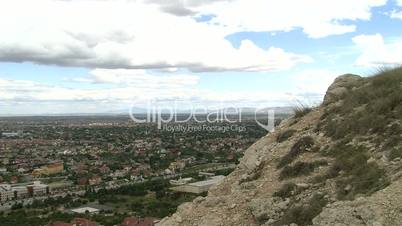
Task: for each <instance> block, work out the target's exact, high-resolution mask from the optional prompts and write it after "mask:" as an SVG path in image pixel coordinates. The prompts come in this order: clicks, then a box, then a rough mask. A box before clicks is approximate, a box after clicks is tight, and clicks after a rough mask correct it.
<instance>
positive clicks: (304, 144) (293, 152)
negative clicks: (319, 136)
mask: <svg viewBox="0 0 402 226" xmlns="http://www.w3.org/2000/svg"><path fill="white" fill-rule="evenodd" d="M313 145H314V139H313V138H312V137H311V136H305V137H302V138H300V140H298V141H297V142H296V143H295V144H294V145H293V146H292V148H291V149H290V151H289V152H288V153H287V154H286V155H284V156H283V157H282V158H281V159H280V161H279V164H278V168H282V167H284V166H286V165H288V164H289V163H291V162H293V160H295V159H296V158H297V156H299V155H300V154H301V153H303V152H305V151H307V150H308V149H309V148H311V147H312V146H313Z"/></svg>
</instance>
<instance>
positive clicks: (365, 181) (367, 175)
mask: <svg viewBox="0 0 402 226" xmlns="http://www.w3.org/2000/svg"><path fill="white" fill-rule="evenodd" d="M328 154H329V155H330V156H333V157H334V158H335V163H334V165H333V166H332V168H331V170H330V172H331V174H328V175H327V178H330V177H331V176H332V177H336V176H338V177H337V195H338V198H339V199H349V200H351V199H353V198H354V197H355V196H356V195H357V194H371V193H373V192H375V191H378V190H380V189H382V188H384V187H386V186H388V184H389V182H388V179H387V177H386V175H385V171H384V170H383V169H381V168H380V167H379V166H378V165H377V164H376V163H375V162H371V163H367V160H368V159H369V156H368V155H367V150H366V148H365V147H363V146H359V147H354V146H351V145H346V144H343V143H340V144H338V145H337V146H336V147H334V148H333V149H332V150H331V151H330V152H329V153H328ZM340 171H343V172H344V174H343V175H342V177H339V172H340ZM346 188H348V189H346Z"/></svg>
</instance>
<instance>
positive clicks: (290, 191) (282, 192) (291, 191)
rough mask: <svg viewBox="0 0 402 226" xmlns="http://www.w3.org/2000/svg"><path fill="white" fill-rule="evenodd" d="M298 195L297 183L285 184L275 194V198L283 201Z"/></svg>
mask: <svg viewBox="0 0 402 226" xmlns="http://www.w3.org/2000/svg"><path fill="white" fill-rule="evenodd" d="M296 193H297V185H296V184H295V183H285V184H283V185H282V187H281V188H280V189H279V190H278V191H276V192H275V193H274V196H276V197H281V198H283V199H285V198H288V197H291V196H293V195H295V194H296Z"/></svg>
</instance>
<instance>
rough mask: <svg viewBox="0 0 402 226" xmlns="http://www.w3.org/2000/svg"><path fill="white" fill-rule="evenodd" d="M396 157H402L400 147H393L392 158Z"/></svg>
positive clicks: (390, 157)
mask: <svg viewBox="0 0 402 226" xmlns="http://www.w3.org/2000/svg"><path fill="white" fill-rule="evenodd" d="M396 158H402V150H401V149H399V148H393V149H391V151H390V153H389V159H390V160H394V159H396Z"/></svg>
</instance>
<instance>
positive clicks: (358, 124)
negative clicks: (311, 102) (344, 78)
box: [320, 67, 402, 148]
mask: <svg viewBox="0 0 402 226" xmlns="http://www.w3.org/2000/svg"><path fill="white" fill-rule="evenodd" d="M363 83H364V84H362V85H360V86H359V87H356V88H354V89H350V90H349V92H348V94H347V95H345V97H344V98H343V101H342V102H340V105H339V106H337V107H332V108H329V109H327V111H326V112H325V113H324V115H323V118H322V119H323V122H322V123H321V126H320V128H322V129H323V130H324V131H325V133H326V135H327V136H330V137H332V138H335V139H342V138H344V137H356V136H357V135H370V134H377V135H379V136H381V137H382V138H383V141H385V142H387V140H389V139H388V138H390V139H393V140H390V141H389V142H388V143H389V144H399V143H400V142H401V140H400V139H395V137H390V136H389V134H390V133H391V134H393V135H395V133H398V131H399V132H400V130H401V128H400V126H399V125H394V126H391V127H389V126H388V125H390V124H392V123H393V122H395V121H397V120H400V119H401V115H402V104H401V103H402V86H401V85H400V84H401V83H402V67H400V68H395V69H387V70H381V71H379V72H378V73H377V74H375V75H374V76H372V77H369V78H367V79H364V80H363ZM356 109H358V110H356ZM335 115H337V116H339V117H335ZM328 116H331V117H328ZM334 118H338V120H334ZM384 148H387V147H386V146H385V147H384Z"/></svg>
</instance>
